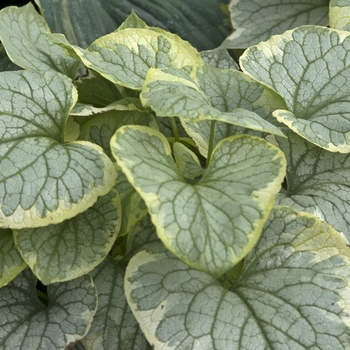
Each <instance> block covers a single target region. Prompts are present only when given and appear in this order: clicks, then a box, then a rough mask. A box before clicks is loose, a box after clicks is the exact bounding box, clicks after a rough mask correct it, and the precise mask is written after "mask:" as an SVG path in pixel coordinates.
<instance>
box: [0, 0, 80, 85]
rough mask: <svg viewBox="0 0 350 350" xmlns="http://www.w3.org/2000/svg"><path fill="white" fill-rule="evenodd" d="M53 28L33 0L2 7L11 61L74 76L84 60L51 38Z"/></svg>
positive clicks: (2, 34)
mask: <svg viewBox="0 0 350 350" xmlns="http://www.w3.org/2000/svg"><path fill="white" fill-rule="evenodd" d="M47 34H50V29H49V27H48V25H47V23H46V22H45V20H44V19H43V17H42V16H40V15H39V14H38V13H37V11H36V10H35V8H34V6H33V4H31V3H30V2H29V3H28V4H27V5H26V6H23V7H20V8H18V7H14V6H9V7H6V8H4V9H3V10H2V11H0V39H1V41H2V43H3V45H4V46H5V49H6V52H7V54H8V56H9V57H10V59H11V61H12V62H14V63H15V64H17V65H18V66H20V67H22V68H25V69H29V70H33V71H40V72H43V71H58V72H60V73H63V74H65V75H67V76H69V77H70V78H74V76H75V74H76V72H77V70H78V69H79V68H80V67H81V62H80V61H77V60H76V59H73V58H71V57H68V56H67V55H66V54H65V51H64V49H62V48H61V47H59V46H58V45H56V44H54V43H52V42H51V41H49V40H48V38H47V36H46V35H47Z"/></svg>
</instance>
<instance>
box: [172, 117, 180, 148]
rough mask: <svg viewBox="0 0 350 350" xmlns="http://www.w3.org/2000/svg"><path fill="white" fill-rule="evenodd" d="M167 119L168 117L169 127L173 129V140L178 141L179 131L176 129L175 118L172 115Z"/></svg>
mask: <svg viewBox="0 0 350 350" xmlns="http://www.w3.org/2000/svg"><path fill="white" fill-rule="evenodd" d="M169 119H170V124H171V128H172V130H173V135H174V138H175V142H180V137H179V132H178V130H177V126H176V122H175V118H174V117H170V118H169Z"/></svg>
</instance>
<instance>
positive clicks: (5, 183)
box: [0, 71, 116, 228]
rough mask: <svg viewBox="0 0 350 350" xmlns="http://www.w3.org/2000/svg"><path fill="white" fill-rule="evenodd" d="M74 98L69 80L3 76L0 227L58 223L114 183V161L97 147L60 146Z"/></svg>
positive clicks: (0, 82)
mask: <svg viewBox="0 0 350 350" xmlns="http://www.w3.org/2000/svg"><path fill="white" fill-rule="evenodd" d="M76 95H77V94H76V91H75V89H74V88H73V85H72V83H71V81H70V80H69V79H68V78H64V77H63V76H60V75H57V74H54V73H50V72H46V73H43V74H39V73H35V72H29V71H19V72H3V73H1V76H0V168H1V169H2V171H1V172H0V218H1V224H0V225H1V227H5V228H6V227H12V228H23V227H39V226H45V225H49V224H54V223H59V222H61V221H63V220H65V219H68V218H71V217H73V216H75V215H77V214H78V213H81V212H83V211H85V210H86V209H87V208H89V207H90V206H91V205H92V204H93V203H94V202H95V201H96V200H97V197H98V196H101V195H104V194H106V193H108V192H109V190H110V189H111V188H112V186H113V185H114V181H115V177H116V173H115V170H114V167H113V163H112V162H111V161H110V160H109V158H108V157H107V156H106V155H105V154H104V153H103V152H102V150H101V148H100V147H98V146H97V145H93V144H91V143H88V142H83V141H80V142H71V143H67V144H63V141H64V140H63V137H64V128H65V124H66V119H67V117H68V113H69V111H70V110H71V109H72V107H73V106H74V104H75V102H76V98H77V96H76Z"/></svg>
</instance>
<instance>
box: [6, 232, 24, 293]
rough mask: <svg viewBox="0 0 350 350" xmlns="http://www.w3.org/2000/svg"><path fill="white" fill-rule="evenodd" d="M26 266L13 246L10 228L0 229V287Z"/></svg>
mask: <svg viewBox="0 0 350 350" xmlns="http://www.w3.org/2000/svg"><path fill="white" fill-rule="evenodd" d="M26 266H27V264H26V263H25V262H24V260H23V259H22V257H21V255H20V253H19V251H18V250H17V248H16V246H15V243H14V240H13V235H12V230H10V229H5V230H3V229H0V288H1V287H3V286H6V284H8V283H9V282H10V281H12V280H13V279H14V278H15V277H16V276H17V275H18V274H19V273H20V272H22V271H23V269H24V268H25V267H26Z"/></svg>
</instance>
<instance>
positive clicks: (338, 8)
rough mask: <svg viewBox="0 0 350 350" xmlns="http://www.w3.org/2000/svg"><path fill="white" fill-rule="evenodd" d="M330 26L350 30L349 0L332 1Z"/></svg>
mask: <svg viewBox="0 0 350 350" xmlns="http://www.w3.org/2000/svg"><path fill="white" fill-rule="evenodd" d="M329 26H330V27H331V28H333V29H339V30H347V31H350V5H349V2H348V1H344V0H331V1H330V4H329Z"/></svg>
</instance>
